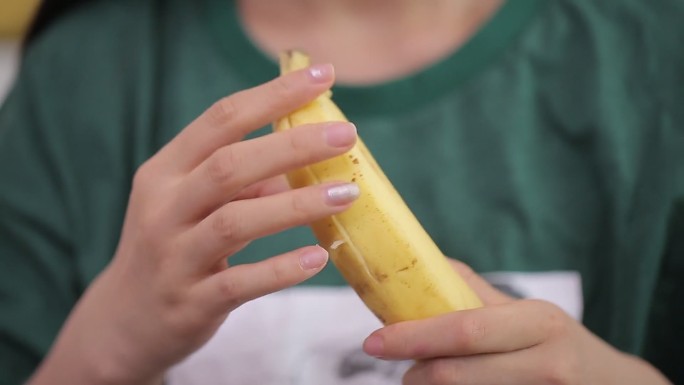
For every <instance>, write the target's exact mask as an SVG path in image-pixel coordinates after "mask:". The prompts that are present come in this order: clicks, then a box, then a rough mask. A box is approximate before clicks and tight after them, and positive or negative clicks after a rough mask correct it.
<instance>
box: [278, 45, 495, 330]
mask: <svg viewBox="0 0 684 385" xmlns="http://www.w3.org/2000/svg"><path fill="white" fill-rule="evenodd" d="M309 64H310V62H309V57H308V56H307V55H306V54H304V53H302V52H299V51H287V52H284V53H283V54H281V58H280V66H281V72H282V73H286V72H289V71H295V70H298V69H302V68H306V67H308V66H309ZM346 120H347V119H346V117H345V116H344V114H343V113H342V111H340V109H339V108H338V107H337V106H336V105H335V103H334V102H333V101H332V100H331V93H330V92H326V93H325V94H323V95H320V96H319V97H318V98H317V99H315V100H314V101H312V102H311V103H309V104H308V105H306V106H304V107H302V108H300V109H299V110H297V111H294V112H293V113H291V114H290V115H288V116H285V117H283V118H281V119H279V120H278V121H276V122H274V124H273V127H274V130H275V131H277V132H278V131H284V130H287V129H289V128H291V127H295V126H299V125H303V124H310V123H319V122H326V121H346ZM287 177H288V180H289V183H290V185H291V186H292V187H293V188H299V187H303V186H308V185H314V184H319V183H322V182H332V181H343V182H355V183H357V184H358V185H359V187H360V190H361V195H360V197H359V198H358V200H357V201H356V202H354V203H353V205H352V206H351V207H350V208H349V209H348V210H346V211H344V212H342V213H340V214H337V215H334V216H331V217H329V218H325V219H323V220H319V221H317V222H315V223H313V224H312V225H311V228H312V229H313V232H314V235H315V236H316V238H317V239H318V241H319V242H320V245H321V246H322V247H324V248H325V249H326V250H328V252H329V253H330V259H331V261H332V262H333V264H334V265H335V266H336V268H337V269H338V270H339V271H340V273H341V274H342V276H343V277H344V279H345V280H346V281H347V282H348V283H349V284H350V286H351V287H352V288H353V289H354V290H355V291H356V293H357V294H358V295H359V297H360V298H361V299H362V300H363V302H364V303H365V304H366V306H367V307H368V308H369V309H370V310H371V311H372V312H373V313H374V314H375V315H376V316H377V317H378V318H379V319H380V321H381V322H382V323H384V324H392V323H396V322H400V321H408V320H416V319H422V318H428V317H433V316H437V315H440V314H445V313H448V312H453V311H457V310H463V309H470V308H475V307H479V306H481V305H482V303H481V301H480V299H479V298H478V297H477V295H476V294H475V293H474V292H473V291H472V289H471V288H470V287H469V286H468V285H467V284H466V282H465V281H464V280H463V279H462V278H461V277H460V276H459V275H458V274H457V272H456V271H455V270H454V269H453V268H452V266H451V265H450V264H449V262H448V260H447V258H446V257H445V256H444V254H443V253H442V252H441V251H440V249H439V248H438V246H437V245H436V244H435V242H434V241H433V240H432V238H431V237H430V236H429V235H428V233H427V232H426V231H425V230H424V229H423V227H422V226H421V224H420V223H419V222H418V220H417V219H416V217H415V216H414V215H413V213H412V212H411V210H410V209H409V207H408V206H407V205H406V204H405V203H404V201H403V199H402V198H401V196H400V195H399V193H398V192H397V191H396V189H395V188H394V186H393V185H392V183H391V182H390V180H389V179H388V178H387V177H386V176H385V174H384V172H383V171H382V169H381V168H380V166H379V165H378V164H377V163H376V161H375V159H374V158H373V156H372V155H371V153H370V152H369V151H368V149H367V148H366V146H365V145H364V143H363V141H362V140H361V139H360V138H359V139H358V140H357V143H356V144H355V146H354V147H353V148H352V149H351V150H350V151H348V152H347V153H346V154H344V155H341V156H338V157H335V158H332V159H329V160H326V161H323V162H319V163H316V164H313V165H310V166H308V167H305V168H302V169H299V170H295V171H292V172H290V173H288V175H287Z"/></svg>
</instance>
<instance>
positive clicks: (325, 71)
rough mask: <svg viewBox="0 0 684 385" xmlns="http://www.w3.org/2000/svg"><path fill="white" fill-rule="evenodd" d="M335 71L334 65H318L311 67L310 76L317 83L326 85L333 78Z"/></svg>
mask: <svg viewBox="0 0 684 385" xmlns="http://www.w3.org/2000/svg"><path fill="white" fill-rule="evenodd" d="M334 73H335V69H334V68H333V66H332V64H316V65H313V66H311V67H309V75H311V79H313V80H314V82H316V83H324V82H327V81H329V80H331V79H332V78H333V75H334Z"/></svg>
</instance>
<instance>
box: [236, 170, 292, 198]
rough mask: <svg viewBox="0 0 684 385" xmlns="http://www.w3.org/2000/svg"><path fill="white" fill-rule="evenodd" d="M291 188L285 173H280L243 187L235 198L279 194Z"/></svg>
mask: <svg viewBox="0 0 684 385" xmlns="http://www.w3.org/2000/svg"><path fill="white" fill-rule="evenodd" d="M289 190H290V184H289V183H288V181H287V178H285V175H278V176H274V177H272V178H268V179H266V180H262V181H259V182H257V183H254V184H252V185H249V186H247V187H245V188H244V189H242V191H240V193H239V194H238V195H236V196H235V198H233V200H242V199H253V198H259V197H265V196H269V195H275V194H279V193H282V192H285V191H289Z"/></svg>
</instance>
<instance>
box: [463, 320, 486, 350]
mask: <svg viewBox="0 0 684 385" xmlns="http://www.w3.org/2000/svg"><path fill="white" fill-rule="evenodd" d="M486 335H487V328H486V326H485V325H484V323H483V322H482V321H481V320H480V319H478V318H477V317H474V316H471V315H469V314H467V313H464V314H463V318H462V319H461V322H460V323H458V324H457V326H456V336H455V337H456V338H455V341H456V342H457V343H458V344H459V345H460V346H461V348H462V349H464V350H465V351H469V352H472V351H476V350H477V348H478V345H479V344H480V343H481V341H482V340H483V339H484V338H485V337H486Z"/></svg>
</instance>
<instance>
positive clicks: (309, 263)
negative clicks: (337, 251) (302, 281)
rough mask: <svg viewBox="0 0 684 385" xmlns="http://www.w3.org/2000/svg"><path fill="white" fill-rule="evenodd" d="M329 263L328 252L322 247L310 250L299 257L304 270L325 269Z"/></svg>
mask: <svg viewBox="0 0 684 385" xmlns="http://www.w3.org/2000/svg"><path fill="white" fill-rule="evenodd" d="M327 261H328V252H327V251H325V250H324V249H322V248H320V247H311V248H308V249H307V250H306V251H305V252H304V254H302V255H300V256H299V266H301V267H302V269H304V270H312V269H318V268H321V267H323V265H325V263H326V262H327Z"/></svg>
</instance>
